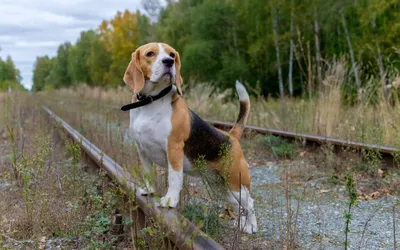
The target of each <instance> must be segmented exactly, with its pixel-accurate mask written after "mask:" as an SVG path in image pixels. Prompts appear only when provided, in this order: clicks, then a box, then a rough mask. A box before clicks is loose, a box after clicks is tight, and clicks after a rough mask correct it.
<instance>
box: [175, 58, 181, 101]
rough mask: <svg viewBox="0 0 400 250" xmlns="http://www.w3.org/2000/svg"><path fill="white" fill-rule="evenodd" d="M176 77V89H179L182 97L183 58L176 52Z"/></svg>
mask: <svg viewBox="0 0 400 250" xmlns="http://www.w3.org/2000/svg"><path fill="white" fill-rule="evenodd" d="M175 75H176V82H175V84H176V88H177V89H178V94H179V95H182V76H181V58H180V57H179V53H178V52H176V55H175Z"/></svg>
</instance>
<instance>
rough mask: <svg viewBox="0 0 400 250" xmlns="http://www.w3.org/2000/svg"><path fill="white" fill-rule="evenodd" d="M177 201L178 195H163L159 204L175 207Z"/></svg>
mask: <svg viewBox="0 0 400 250" xmlns="http://www.w3.org/2000/svg"><path fill="white" fill-rule="evenodd" d="M178 202H179V195H169V194H167V195H165V196H164V197H162V198H161V201H160V205H161V206H162V207H176V205H178Z"/></svg>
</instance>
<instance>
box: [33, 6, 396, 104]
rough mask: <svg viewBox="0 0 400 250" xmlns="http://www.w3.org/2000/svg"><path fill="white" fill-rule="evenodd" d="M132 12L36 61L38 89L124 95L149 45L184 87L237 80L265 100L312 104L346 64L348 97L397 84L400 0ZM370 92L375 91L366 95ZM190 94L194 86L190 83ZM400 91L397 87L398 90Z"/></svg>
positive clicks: (344, 86)
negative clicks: (307, 99)
mask: <svg viewBox="0 0 400 250" xmlns="http://www.w3.org/2000/svg"><path fill="white" fill-rule="evenodd" d="M142 5H143V8H144V9H145V13H141V12H139V11H136V12H132V11H129V10H125V11H123V12H117V13H116V15H115V16H114V18H112V19H111V20H103V21H102V22H101V23H100V24H99V26H98V27H97V29H95V30H87V31H84V32H81V34H80V37H79V39H78V40H77V41H76V42H75V43H71V42H69V41H66V42H65V43H63V44H60V46H59V47H58V50H57V55H56V56H55V57H52V58H50V57H48V56H43V57H37V59H36V62H35V67H34V77H33V90H34V91H41V90H48V89H52V88H61V87H70V86H76V85H79V84H87V85H89V86H102V87H107V88H108V87H117V86H120V85H123V84H124V83H123V81H122V77H123V73H124V71H125V69H126V66H127V64H128V62H129V60H130V54H131V53H132V52H133V51H134V50H135V49H136V48H137V47H139V46H140V45H142V44H144V43H147V42H150V41H160V42H165V43H168V44H170V45H171V46H173V47H174V48H175V49H177V50H178V52H179V53H180V55H181V60H182V70H181V73H182V76H183V78H184V82H185V83H200V82H202V83H211V84H212V86H214V87H216V88H219V89H222V90H223V89H226V88H231V87H232V86H233V83H234V80H236V79H240V80H242V81H244V82H245V83H246V84H248V86H251V87H252V92H253V94H256V95H262V96H275V97H278V96H280V97H285V96H312V95H315V94H317V93H319V92H320V91H323V88H324V79H325V73H326V72H327V71H329V69H330V68H331V65H332V64H334V63H335V62H337V61H341V62H344V65H345V67H346V69H345V72H346V73H345V74H346V75H348V76H349V77H347V78H345V79H346V80H345V81H343V82H342V83H341V88H342V89H344V90H345V91H343V93H345V96H346V97H349V98H350V99H349V100H352V99H354V97H355V95H357V93H359V92H360V90H362V89H368V90H370V91H375V92H378V90H380V89H385V88H387V87H388V86H389V87H393V86H391V84H393V79H394V78H395V77H396V76H397V75H398V73H399V72H398V71H399V68H400V45H399V41H400V2H398V0H357V1H349V0H325V1H321V0H301V1H300V0H282V1H278V0H269V1H267V0H246V1H244V0H180V1H172V0H169V1H167V4H166V6H164V7H161V6H163V5H162V4H160V1H158V0H148V1H142ZM367 85H368V86H367ZM188 86H190V84H188ZM394 87H397V88H398V86H394Z"/></svg>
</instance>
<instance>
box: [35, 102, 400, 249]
mask: <svg viewBox="0 0 400 250" xmlns="http://www.w3.org/2000/svg"><path fill="white" fill-rule="evenodd" d="M43 109H44V110H45V111H46V112H47V114H48V115H49V116H50V117H51V118H53V120H54V121H55V122H57V123H58V124H59V125H60V128H62V129H64V130H65V131H66V132H67V133H68V135H69V136H70V137H71V138H72V139H73V140H75V141H80V142H81V147H82V149H83V151H84V153H85V154H86V155H87V156H88V157H89V158H90V159H91V160H92V161H93V162H94V164H95V165H96V166H97V167H99V168H103V169H104V170H105V171H106V172H107V174H108V176H109V177H111V178H112V179H114V180H116V181H117V182H118V183H119V184H120V185H122V186H124V187H125V188H126V189H127V190H128V192H134V190H135V185H136V183H135V182H134V181H133V180H132V178H131V177H130V175H129V173H127V172H126V171H124V169H123V168H122V167H121V166H120V165H119V164H118V163H116V162H115V161H114V160H113V159H111V158H110V157H109V156H107V155H105V154H104V153H103V152H102V151H101V150H100V149H99V148H98V147H96V146H95V145H94V144H92V143H91V142H90V141H89V140H87V139H86V138H85V137H83V136H82V135H81V134H80V133H78V132H77V131H76V130H75V129H73V128H72V127H71V126H70V125H69V124H67V123H66V122H65V121H63V120H62V119H61V118H60V117H58V116H57V115H56V114H55V113H53V112H52V111H51V110H50V109H48V108H47V107H43ZM207 122H209V123H210V124H212V125H213V126H215V127H217V128H220V129H223V130H229V129H230V128H231V127H232V126H233V125H234V123H229V122H222V121H214V120H207ZM245 131H252V132H256V133H260V134H264V135H274V136H280V137H283V138H285V139H289V140H299V141H301V142H302V143H303V144H305V145H308V146H312V147H318V146H319V145H321V144H324V143H329V144H332V145H334V146H335V148H337V149H339V150H340V149H343V148H351V149H355V150H357V151H361V150H374V151H376V152H379V153H380V155H381V157H382V160H383V161H384V163H385V164H387V165H388V166H394V165H398V163H397V162H396V160H395V158H396V155H397V154H398V153H399V149H397V148H395V147H390V146H381V145H377V144H364V143H359V142H354V141H349V140H343V139H338V138H330V137H324V136H316V135H310V134H303V133H295V132H289V131H283V130H277V129H268V128H260V127H256V126H246V127H245ZM135 203H136V205H138V209H137V211H135V213H134V214H133V217H134V218H135V220H133V221H137V223H139V225H138V226H139V227H144V225H145V221H146V220H148V218H155V217H157V218H160V221H161V222H162V223H164V226H165V228H166V229H167V231H168V232H167V235H168V237H169V239H170V240H171V241H172V243H173V244H174V246H176V247H177V248H179V249H211V250H213V249H224V248H223V247H222V246H220V245H219V244H218V243H216V242H215V241H214V240H213V239H211V238H210V237H209V236H207V235H206V234H205V233H204V232H202V231H201V230H200V229H199V228H197V227H196V226H195V225H194V224H193V223H191V222H190V221H188V220H187V219H186V218H184V217H183V216H182V215H181V214H179V213H178V212H177V211H176V210H175V209H163V208H161V209H160V208H158V207H157V206H155V203H156V201H155V199H154V198H153V197H144V196H135ZM183 225H184V226H183ZM183 228H184V230H183Z"/></svg>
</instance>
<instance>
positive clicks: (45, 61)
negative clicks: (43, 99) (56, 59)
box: [32, 56, 52, 91]
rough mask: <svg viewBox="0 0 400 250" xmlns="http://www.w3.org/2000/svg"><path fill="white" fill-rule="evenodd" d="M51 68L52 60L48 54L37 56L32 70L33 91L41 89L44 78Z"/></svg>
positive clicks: (44, 82)
mask: <svg viewBox="0 0 400 250" xmlns="http://www.w3.org/2000/svg"><path fill="white" fill-rule="evenodd" d="M51 70H52V62H51V60H50V58H49V57H48V56H43V57H37V58H36V61H35V65H34V70H33V86H32V90H33V91H42V90H44V88H45V84H46V78H47V77H48V76H49V75H50V72H51Z"/></svg>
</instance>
